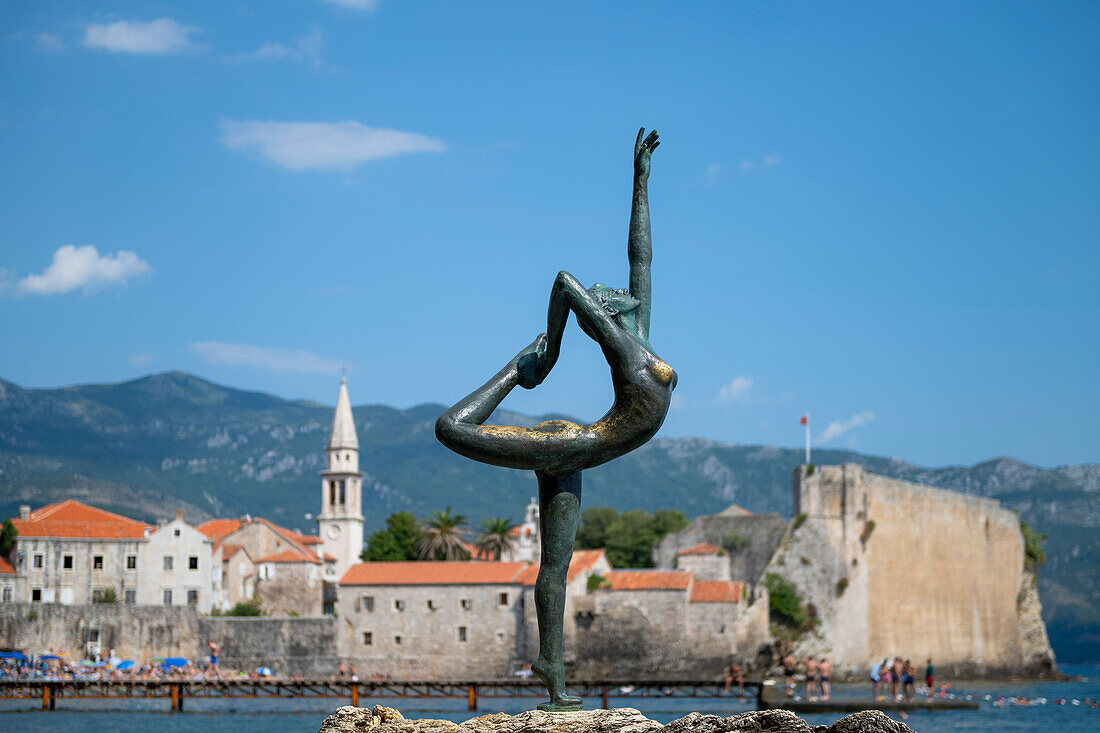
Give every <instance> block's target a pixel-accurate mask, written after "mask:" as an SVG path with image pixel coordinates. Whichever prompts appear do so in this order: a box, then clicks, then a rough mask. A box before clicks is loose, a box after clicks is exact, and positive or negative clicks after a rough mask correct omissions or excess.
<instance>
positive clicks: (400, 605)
mask: <svg viewBox="0 0 1100 733" xmlns="http://www.w3.org/2000/svg"><path fill="white" fill-rule="evenodd" d="M393 610H395V611H404V610H405V602H404V601H402V600H401V599H399V598H398V599H394V602H393Z"/></svg>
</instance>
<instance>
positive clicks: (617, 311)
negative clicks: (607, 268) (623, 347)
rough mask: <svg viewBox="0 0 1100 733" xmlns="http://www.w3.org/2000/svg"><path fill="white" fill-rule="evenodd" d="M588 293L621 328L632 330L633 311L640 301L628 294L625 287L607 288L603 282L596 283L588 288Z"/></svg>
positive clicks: (633, 323) (633, 322)
mask: <svg viewBox="0 0 1100 733" xmlns="http://www.w3.org/2000/svg"><path fill="white" fill-rule="evenodd" d="M588 293H589V294H590V295H591V296H592V297H593V298H595V299H596V300H598V301H599V303H600V305H601V306H602V307H603V309H604V311H606V312H607V314H608V315H609V316H611V317H612V318H614V319H615V322H616V323H618V324H619V326H621V327H622V328H625V329H628V330H631V331H632V330H634V328H635V320H634V312H635V311H636V310H637V309H638V306H639V305H640V302H639V301H638V299H637V298H635V297H634V296H633V295H631V294H630V291H629V290H627V289H626V288H609V287H608V286H606V285H604V284H603V283H596V284H595V285H593V286H592V287H590V288H589V289H588Z"/></svg>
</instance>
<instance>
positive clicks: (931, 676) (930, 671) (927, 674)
mask: <svg viewBox="0 0 1100 733" xmlns="http://www.w3.org/2000/svg"><path fill="white" fill-rule="evenodd" d="M935 681H936V668H935V667H933V666H932V658H931V657H929V658H928V661H927V662H926V663H925V666H924V684H926V685H928V697H932V692H933V689H932V688H933V686H934V684H935Z"/></svg>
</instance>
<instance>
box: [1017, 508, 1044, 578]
mask: <svg viewBox="0 0 1100 733" xmlns="http://www.w3.org/2000/svg"><path fill="white" fill-rule="evenodd" d="M1020 533H1021V534H1022V535H1023V536H1024V567H1025V568H1026V569H1028V570H1037V569H1038V568H1039V567H1040V566H1041V565H1042V564H1043V563H1044V562H1046V560H1047V553H1046V551H1045V550H1044V549H1043V543H1044V542H1045V541H1046V538H1047V536H1046V535H1045V534H1039V533H1038V532H1036V531H1035V530H1033V529H1032V528H1031V527H1029V526H1028V525H1027V522H1025V521H1024V520H1022V519H1021V520H1020Z"/></svg>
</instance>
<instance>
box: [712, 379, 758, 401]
mask: <svg viewBox="0 0 1100 733" xmlns="http://www.w3.org/2000/svg"><path fill="white" fill-rule="evenodd" d="M752 384H753V381H752V377H734V378H733V381H732V382H730V383H729V384H727V385H726V386H724V387H722V388H721V389H720V390H718V397H717V401H718V402H745V401H748V399H749V393H750V392H751V390H752Z"/></svg>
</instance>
